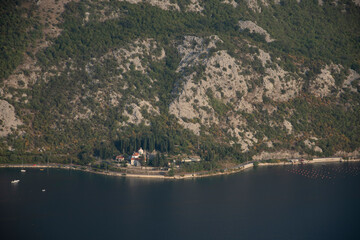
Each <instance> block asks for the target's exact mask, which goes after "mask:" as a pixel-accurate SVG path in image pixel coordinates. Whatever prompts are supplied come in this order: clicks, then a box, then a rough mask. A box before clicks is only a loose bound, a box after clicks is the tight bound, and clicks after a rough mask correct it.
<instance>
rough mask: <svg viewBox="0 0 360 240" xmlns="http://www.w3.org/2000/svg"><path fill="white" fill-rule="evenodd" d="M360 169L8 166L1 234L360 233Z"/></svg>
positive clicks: (2, 175)
mask: <svg viewBox="0 0 360 240" xmlns="http://www.w3.org/2000/svg"><path fill="white" fill-rule="evenodd" d="M300 170H301V171H300ZM310 173H311V174H310ZM316 173H317V174H316ZM359 173H360V165H359V164H350V165H347V164H327V165H316V166H315V165H313V166H298V167H296V168H294V169H293V168H292V167H283V166H280V167H259V168H257V169H254V170H252V169H251V170H248V171H245V172H242V173H239V174H235V175H229V176H219V177H212V178H204V179H195V180H180V181H179V180H178V181H169V180H165V181H164V180H144V179H130V178H119V177H111V176H102V175H95V174H89V173H83V172H75V171H71V172H70V171H67V170H57V169H50V170H48V171H47V170H45V171H40V170H39V169H28V170H27V172H26V173H25V174H22V173H20V170H19V169H0V228H1V229H0V238H1V239H27V240H30V239H277V240H279V239H286V240H289V239H317V240H318V239H327V240H329V239H360V174H359ZM324 176H328V177H324ZM13 179H20V183H19V184H17V185H12V184H10V181H11V180H13ZM43 188H45V189H46V192H42V191H41V189H43Z"/></svg>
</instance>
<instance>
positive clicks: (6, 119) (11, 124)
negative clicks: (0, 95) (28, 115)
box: [0, 100, 22, 137]
mask: <svg viewBox="0 0 360 240" xmlns="http://www.w3.org/2000/svg"><path fill="white" fill-rule="evenodd" d="M21 124H22V122H21V121H20V120H19V119H18V118H17V117H16V114H15V108H14V106H13V105H11V104H10V103H8V102H7V101H5V100H0V137H5V136H7V135H8V134H9V133H12V132H13V130H16V128H17V126H19V125H21Z"/></svg>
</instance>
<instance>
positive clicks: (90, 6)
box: [0, 0, 360, 168]
mask: <svg viewBox="0 0 360 240" xmlns="http://www.w3.org/2000/svg"><path fill="white" fill-rule="evenodd" d="M177 2H178V3H181V4H179V5H180V7H181V8H182V9H184V8H185V6H186V5H187V4H188V3H189V1H177ZM341 3H342V1H339V4H338V5H337V6H333V5H331V4H330V3H329V2H327V1H325V2H324V5H323V6H319V5H318V3H317V1H308V0H304V1H301V2H300V3H296V1H295V0H290V1H288V0H286V1H282V2H281V3H280V4H278V5H276V4H272V5H271V6H268V7H263V8H262V9H263V11H262V13H255V12H253V11H251V10H249V9H248V8H247V6H246V5H245V2H242V3H239V7H237V8H233V7H232V6H230V5H228V4H222V3H221V1H220V0H207V1H204V11H203V13H202V14H199V13H192V12H185V11H165V10H161V9H160V8H157V7H153V6H150V5H148V4H146V3H141V4H129V3H127V2H118V1H109V2H95V1H81V2H77V3H75V2H71V3H69V4H67V5H66V6H65V7H66V11H65V12H64V13H63V16H62V17H63V19H64V21H63V23H62V24H61V26H60V27H61V28H62V29H63V31H62V33H61V35H60V36H59V37H58V38H57V39H55V40H54V42H53V44H52V45H51V46H50V47H48V48H46V49H44V50H42V51H40V52H39V53H38V54H37V59H38V60H39V64H40V65H41V67H42V69H43V70H44V72H47V73H51V74H49V75H50V76H51V77H48V78H46V79H45V77H44V78H43V79H42V78H40V79H38V81H37V82H36V84H35V85H34V86H33V88H32V89H31V91H30V90H29V95H31V99H30V102H29V103H28V104H23V105H21V104H18V105H17V108H19V109H26V110H30V111H31V113H32V114H27V112H25V111H18V112H19V115H20V116H21V117H22V119H23V120H24V121H26V122H28V123H29V124H28V125H27V126H26V129H25V130H26V131H25V132H26V133H25V134H23V135H21V136H19V137H16V136H9V137H8V139H7V142H8V143H9V144H12V145H16V146H17V147H16V151H15V152H10V151H8V150H3V152H2V156H3V157H2V159H1V161H16V159H17V156H21V155H22V154H24V155H26V156H28V157H29V158H32V159H34V160H39V161H45V160H46V159H48V157H49V156H48V153H46V154H45V153H43V152H51V153H53V155H52V157H53V158H55V157H56V156H58V157H59V159H58V161H64V162H69V161H70V160H71V161H73V162H77V163H80V164H87V163H89V162H91V161H94V160H95V159H108V158H111V157H113V156H114V155H115V154H120V153H121V154H125V155H129V154H131V153H132V152H133V151H135V150H136V149H138V147H143V148H144V149H146V150H149V151H153V150H156V151H158V152H161V153H162V155H161V157H160V156H159V159H157V160H156V162H152V163H150V165H154V166H161V165H164V164H165V163H166V162H165V161H162V160H163V158H164V156H165V155H164V154H167V156H174V155H177V154H181V153H187V154H197V155H199V156H201V157H202V158H203V159H205V160H206V162H211V163H212V162H215V161H219V160H224V159H235V160H236V161H238V162H243V161H246V160H248V159H249V158H250V157H251V155H254V154H256V153H258V152H259V151H261V150H269V149H268V147H267V146H266V144H265V142H264V141H259V142H258V143H256V144H255V145H254V146H253V147H252V148H251V149H250V150H249V152H247V153H242V150H241V146H240V144H233V145H231V144H230V142H231V141H232V140H233V139H231V137H230V136H228V133H226V132H225V131H224V130H223V129H221V128H219V127H217V126H211V127H209V128H208V129H205V130H206V132H208V133H209V134H202V135H200V136H196V135H195V134H194V133H192V132H190V131H189V130H186V129H184V128H183V127H182V126H181V125H179V123H178V122H177V119H175V118H174V116H172V115H170V114H169V113H168V107H169V104H170V103H171V102H172V101H173V100H174V99H175V98H176V97H177V94H178V92H177V91H175V90H178V89H180V88H181V79H182V78H181V74H180V73H179V72H177V71H176V70H177V67H178V65H179V62H180V56H179V55H178V52H177V50H176V48H175V45H176V43H179V42H180V41H182V39H183V36H184V35H196V36H210V35H218V36H219V37H220V38H221V39H222V40H223V41H224V42H223V43H222V44H219V49H226V50H227V51H228V52H229V54H231V55H232V56H235V57H236V56H237V55H236V54H238V51H236V50H239V39H245V40H246V41H247V42H248V43H249V44H250V45H254V46H260V47H261V48H263V49H266V50H267V51H269V52H270V53H271V54H272V55H273V56H274V59H276V58H277V57H280V59H281V60H278V63H279V65H281V66H282V67H284V68H285V69H286V70H289V71H291V72H297V71H298V69H299V68H298V66H301V67H306V68H307V69H308V71H307V72H306V73H299V74H303V75H302V76H304V78H305V79H306V80H307V81H308V82H309V81H310V80H311V79H312V78H313V77H314V76H315V74H317V73H319V71H320V69H321V66H323V65H324V63H330V62H333V63H336V64H343V65H344V66H345V67H352V68H353V69H356V70H360V67H359V61H360V49H359V48H360V25H359V24H358V23H359V19H360V10H359V7H356V6H355V5H354V4H353V3H352V2H346V3H347V5H346V6H349V7H347V8H345V10H346V13H344V12H343V11H342V10H344V7H343V5H342V4H341ZM344 3H345V2H344ZM4 6H5V5H4ZM9 6H11V7H9ZM109 9H110V10H109ZM100 10H104V11H105V10H106V11H114V12H116V13H117V14H118V16H117V17H116V18H112V19H111V18H110V19H107V20H104V21H100V18H101V17H102V16H101V14H99V12H101V11H100ZM1 11H2V12H1V13H5V12H6V13H7V14H1V23H0V26H1V32H2V33H3V32H6V34H2V35H1V38H0V43H1V49H0V51H1V54H0V70H1V71H0V78H5V77H7V76H8V75H9V74H10V73H11V71H13V69H14V68H15V67H16V66H17V65H18V64H19V63H20V62H21V56H22V54H23V53H24V51H25V50H26V47H27V46H28V42H29V40H32V39H34V38H32V37H31V36H32V35H31V34H30V33H31V31H29V26H30V25H29V24H30V23H31V24H34V23H35V22H33V21H30V20H24V18H22V17H21V14H22V13H23V10H20V9H18V8H16V7H15V5H14V4H13V3H12V2H11V1H7V4H6V7H3V6H2V8H1ZM106 11H105V12H106ZM86 12H90V13H91V14H90V16H91V18H90V20H89V21H88V22H85V21H84V18H85V15H86ZM108 15H109V16H110V14H108ZM239 20H252V21H254V22H257V24H258V25H259V26H261V27H263V28H264V29H265V30H267V31H268V32H269V33H270V34H271V36H272V37H273V38H274V39H276V41H274V42H272V43H266V42H265V40H264V37H263V36H260V35H259V34H252V33H249V31H240V29H239V27H238V21H239ZM10 23H11V24H10ZM37 28H39V27H38V25H34V29H37ZM148 38H151V39H155V40H156V42H157V43H158V44H159V48H163V49H165V52H166V56H165V58H164V59H161V60H158V61H157V60H154V59H152V58H151V57H149V56H147V59H146V61H147V64H148V68H147V69H146V70H144V73H143V72H141V71H139V70H136V69H135V67H134V66H130V67H129V68H130V69H129V70H128V71H126V72H122V70H120V69H117V68H116V66H117V63H116V59H113V58H104V59H103V61H98V62H96V61H94V62H92V61H93V59H99V58H101V57H103V56H104V55H105V54H106V53H108V52H111V51H114V50H116V49H117V48H129V46H130V45H129V44H130V43H131V42H133V41H134V40H136V39H148ZM240 50H241V51H244V52H246V51H248V52H250V53H252V51H255V50H253V49H252V48H251V47H249V46H246V47H243V48H241V49H240ZM255 62H256V64H255V63H254V65H253V67H254V69H255V70H256V71H257V72H259V73H260V74H264V68H263V66H262V64H261V62H260V60H258V61H255ZM89 63H92V64H89ZM54 69H57V70H54ZM199 71H200V70H199ZM54 73H56V74H54ZM119 75H121V78H117V77H116V76H119ZM343 75H344V76H345V75H346V74H345V73H341V74H339V76H338V77H337V79H336V81H337V85H338V86H340V85H341V81H343V78H344V76H343ZM152 80H154V81H153V82H152ZM261 84H262V82H261V79H254V81H253V83H251V85H252V86H253V87H255V86H260V85H261ZM124 86H126V87H124ZM109 89H114V90H116V91H117V92H118V93H119V96H120V97H119V98H120V100H119V102H118V104H116V105H115V106H114V105H112V104H111V98H110V96H109V95H110V94H107V93H108V92H110V91H109ZM306 90H307V89H306V88H304V93H303V95H301V96H299V97H297V98H295V99H294V100H292V101H289V102H287V103H273V104H274V105H277V107H278V111H276V112H275V113H274V114H273V115H271V114H268V113H267V112H265V111H263V110H262V106H260V105H259V106H255V107H256V108H257V111H255V112H254V113H253V114H249V113H243V112H238V113H237V114H239V115H241V116H242V117H244V119H246V122H247V124H248V127H249V129H251V130H253V131H254V132H256V134H257V136H256V137H257V138H258V139H262V137H263V136H267V137H268V138H270V139H271V140H272V141H273V142H274V148H275V149H277V150H280V149H291V150H297V151H307V152H308V153H310V154H312V152H311V150H308V149H306V147H305V146H303V144H302V142H303V140H305V139H306V137H308V136H311V135H315V136H317V137H318V138H320V139H321V140H320V147H321V148H322V149H323V150H324V152H323V153H322V154H323V155H326V156H329V155H332V154H334V153H335V152H336V151H339V150H346V151H353V150H355V149H356V148H358V147H359V146H360V139H359V136H360V132H359V131H360V126H359V123H360V116H359V112H360V109H359V108H358V103H359V97H358V93H349V92H344V93H341V94H340V98H339V99H340V103H338V100H337V99H332V98H331V97H329V98H324V99H317V98H313V97H309V96H308V94H307V93H306ZM104 92H105V94H104V95H105V97H104V99H101V101H100V100H99V99H96V98H97V96H98V95H97V94H98V93H104ZM240 94H241V93H240V92H239V95H240ZM207 95H208V98H209V103H210V106H212V107H213V109H214V110H215V112H216V114H218V115H219V116H224V117H225V115H226V113H227V112H228V111H230V110H232V108H233V107H232V106H231V105H230V104H225V103H223V102H222V100H221V99H217V98H216V97H214V94H213V93H212V92H208V94H207ZM98 98H100V97H98ZM156 99H158V100H156ZM96 100H98V101H96ZM141 100H146V101H148V102H150V103H152V104H153V105H154V106H156V107H157V108H158V110H159V114H158V115H157V114H155V115H151V114H149V113H148V112H147V110H146V109H141V111H142V114H143V116H144V118H145V120H146V121H147V123H148V124H146V121H144V122H142V123H140V124H138V125H135V124H128V125H127V124H124V123H126V121H127V120H128V117H127V116H126V115H125V114H123V113H124V112H125V111H126V112H128V113H129V114H130V113H132V111H133V110H134V109H132V107H131V106H132V105H131V104H133V103H137V102H139V101H141ZM265 100H266V101H265V102H271V100H269V99H265ZM345 102H349V103H350V104H351V106H352V107H348V108H345V107H344V106H345ZM14 104H16V103H14ZM78 113H81V114H82V115H84V116H86V117H83V118H82V117H81V116H82V115H81V116H80V117H79V114H78ZM86 114H88V115H86ZM285 117H287V118H289V119H291V123H292V125H293V126H294V132H295V133H294V134H293V135H289V134H287V133H286V130H284V129H283V128H281V127H280V126H279V125H276V124H275V126H273V125H272V123H274V122H275V123H276V122H278V121H283V119H284V118H285ZM204 128H205V127H203V128H202V133H204V132H205V130H204ZM299 136H300V137H299ZM301 136H303V137H301ZM338 142H340V143H339V144H337V143H338ZM42 148H43V149H44V151H40V150H39V149H42ZM209 166H213V165H209V164H207V165H206V166H205V165H204V166H203V167H204V168H207V167H209Z"/></svg>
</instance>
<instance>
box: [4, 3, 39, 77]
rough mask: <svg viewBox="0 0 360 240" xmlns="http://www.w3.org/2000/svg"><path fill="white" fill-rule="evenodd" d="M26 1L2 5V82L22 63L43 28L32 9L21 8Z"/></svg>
mask: <svg viewBox="0 0 360 240" xmlns="http://www.w3.org/2000/svg"><path fill="white" fill-rule="evenodd" d="M23 3H26V1H25V0H16V1H14V0H3V1H1V4H0V80H3V79H5V78H7V77H8V76H9V75H10V74H11V73H12V72H13V71H14V69H15V68H16V67H17V66H18V65H19V64H20V63H21V62H22V59H23V55H24V53H25V51H26V49H27V47H28V46H29V44H30V43H31V42H33V41H34V40H35V39H37V38H38V37H39V34H40V31H41V27H40V25H39V23H38V21H37V20H36V19H35V18H34V16H33V11H34V9H33V8H32V7H30V8H25V7H21V6H22V4H23Z"/></svg>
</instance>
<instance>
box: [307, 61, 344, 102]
mask: <svg viewBox="0 0 360 240" xmlns="http://www.w3.org/2000/svg"><path fill="white" fill-rule="evenodd" d="M332 71H336V72H339V71H340V67H339V66H338V65H335V64H331V65H326V66H325V67H324V68H323V69H321V73H320V74H319V75H318V76H317V77H316V79H315V80H313V81H312V82H311V83H310V88H309V89H310V92H311V93H313V94H314V95H315V96H317V97H326V96H328V95H329V94H330V93H331V90H332V89H335V88H336V85H335V79H334V77H333V76H332V74H331V72H332Z"/></svg>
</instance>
